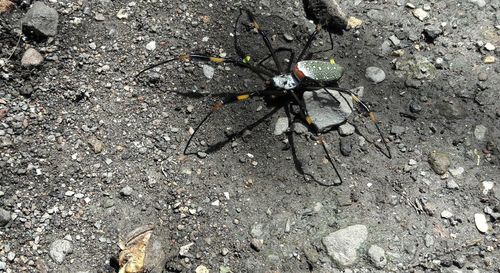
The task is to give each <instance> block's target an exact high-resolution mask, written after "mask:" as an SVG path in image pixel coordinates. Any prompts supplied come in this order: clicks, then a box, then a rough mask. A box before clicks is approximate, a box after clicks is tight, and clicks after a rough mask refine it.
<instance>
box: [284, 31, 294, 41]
mask: <svg viewBox="0 0 500 273" xmlns="http://www.w3.org/2000/svg"><path fill="white" fill-rule="evenodd" d="M283 37H285V40H287V41H288V42H291V41H293V36H292V35H290V34H289V33H285V34H283Z"/></svg>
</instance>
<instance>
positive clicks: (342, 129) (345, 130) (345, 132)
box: [339, 123, 356, 136]
mask: <svg viewBox="0 0 500 273" xmlns="http://www.w3.org/2000/svg"><path fill="white" fill-rule="evenodd" d="M355 131H356V128H354V126H352V125H351V124H350V123H344V124H342V125H340V126H339V134H340V135H341V136H350V135H352V134H354V132H355Z"/></svg>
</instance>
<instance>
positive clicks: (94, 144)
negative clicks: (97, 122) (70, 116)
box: [87, 136, 104, 154]
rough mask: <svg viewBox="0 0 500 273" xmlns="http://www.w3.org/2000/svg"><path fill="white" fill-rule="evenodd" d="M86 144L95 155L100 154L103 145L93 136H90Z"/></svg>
mask: <svg viewBox="0 0 500 273" xmlns="http://www.w3.org/2000/svg"><path fill="white" fill-rule="evenodd" d="M87 142H88V144H89V145H90V147H91V148H92V150H93V151H94V153H96V154H99V153H101V152H102V150H103V149H104V143H102V141H101V140H99V139H98V138H97V137H95V136H91V137H90V138H89V140H88V141H87Z"/></svg>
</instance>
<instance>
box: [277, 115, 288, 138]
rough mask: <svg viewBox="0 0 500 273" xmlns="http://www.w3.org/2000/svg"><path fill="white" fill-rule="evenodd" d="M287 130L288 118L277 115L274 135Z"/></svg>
mask: <svg viewBox="0 0 500 273" xmlns="http://www.w3.org/2000/svg"><path fill="white" fill-rule="evenodd" d="M286 130H288V118H287V117H279V118H278V120H277V121H276V125H275V126H274V135H275V136H279V135H281V134H283V133H284V132H286Z"/></svg>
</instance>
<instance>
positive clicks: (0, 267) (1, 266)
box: [0, 261, 7, 271]
mask: <svg viewBox="0 0 500 273" xmlns="http://www.w3.org/2000/svg"><path fill="white" fill-rule="evenodd" d="M6 268H7V264H6V263H5V262H3V261H0V271H5V269H6Z"/></svg>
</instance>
